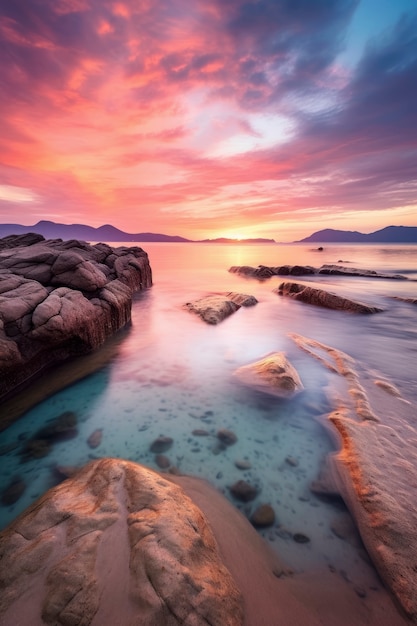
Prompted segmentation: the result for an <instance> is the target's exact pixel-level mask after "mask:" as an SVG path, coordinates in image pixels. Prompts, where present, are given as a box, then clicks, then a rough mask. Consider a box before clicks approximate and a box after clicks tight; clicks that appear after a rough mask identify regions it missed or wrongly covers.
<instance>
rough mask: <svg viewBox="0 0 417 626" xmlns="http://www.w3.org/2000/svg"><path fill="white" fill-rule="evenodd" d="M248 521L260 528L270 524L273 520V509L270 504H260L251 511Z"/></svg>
mask: <svg viewBox="0 0 417 626" xmlns="http://www.w3.org/2000/svg"><path fill="white" fill-rule="evenodd" d="M250 521H251V523H252V524H253V525H254V526H258V527H261V528H264V527H266V526H272V524H273V523H274V522H275V511H274V509H273V508H272V506H271V505H270V504H261V505H260V506H258V508H257V509H256V510H255V511H254V512H253V513H252V515H251V518H250Z"/></svg>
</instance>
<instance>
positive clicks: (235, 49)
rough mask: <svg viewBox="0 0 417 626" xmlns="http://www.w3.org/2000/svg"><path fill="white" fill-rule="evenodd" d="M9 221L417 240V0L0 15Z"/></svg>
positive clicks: (81, 4) (9, 9)
mask: <svg viewBox="0 0 417 626" xmlns="http://www.w3.org/2000/svg"><path fill="white" fill-rule="evenodd" d="M0 53H1V63H0V115H1V118H0V119H1V132H0V142H1V150H0V223H20V224H24V225H32V224H35V223H36V222H37V221H38V220H40V219H46V220H53V221H58V222H63V223H66V224H71V223H85V224H90V225H91V226H101V225H102V224H113V225H114V226H116V227H118V228H121V229H122V230H125V231H127V232H131V233H132V232H145V231H151V232H159V233H165V234H169V235H182V236H184V237H188V238H190V239H200V238H204V237H206V236H207V237H222V236H226V237H272V238H274V239H276V240H277V241H292V240H294V239H297V238H301V237H304V236H307V235H309V234H311V233H312V232H314V231H315V230H319V229H322V228H339V229H344V230H360V231H361V232H371V231H374V230H377V229H379V228H382V227H384V226H388V225H391V224H393V225H405V226H407V225H408V226H415V225H417V0H247V1H244V0H187V1H186V0H121V1H120V2H119V1H117V0H116V1H112V0H1V1H0Z"/></svg>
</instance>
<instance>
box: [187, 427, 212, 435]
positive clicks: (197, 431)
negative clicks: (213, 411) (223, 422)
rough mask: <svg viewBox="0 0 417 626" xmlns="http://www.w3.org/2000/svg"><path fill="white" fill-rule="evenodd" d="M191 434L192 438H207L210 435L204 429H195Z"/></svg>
mask: <svg viewBox="0 0 417 626" xmlns="http://www.w3.org/2000/svg"><path fill="white" fill-rule="evenodd" d="M191 434H192V435H194V437H208V436H209V434H210V433H209V432H208V430H204V428H196V429H195V430H193V431H192V433H191Z"/></svg>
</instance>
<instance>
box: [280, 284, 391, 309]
mask: <svg viewBox="0 0 417 626" xmlns="http://www.w3.org/2000/svg"><path fill="white" fill-rule="evenodd" d="M273 291H274V293H277V294H279V295H280V296H289V297H290V298H293V300H300V301H301V302H305V303H307V304H314V305H316V306H322V307H325V308H327V309H335V310H337V311H350V312H352V313H378V312H380V311H382V309H379V308H378V307H376V306H368V305H367V304H363V303H362V302H356V301H355V300H350V299H349V298H343V297H342V296H338V295H336V294H335V293H331V292H329V291H325V290H324V289H315V288H314V287H308V286H306V285H302V284H300V283H291V282H286V283H281V284H280V285H279V287H278V288H276V289H273Z"/></svg>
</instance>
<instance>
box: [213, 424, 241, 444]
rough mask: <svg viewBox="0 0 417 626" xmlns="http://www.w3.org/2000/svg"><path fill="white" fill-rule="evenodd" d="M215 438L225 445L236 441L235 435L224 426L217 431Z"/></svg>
mask: <svg viewBox="0 0 417 626" xmlns="http://www.w3.org/2000/svg"><path fill="white" fill-rule="evenodd" d="M217 438H218V439H219V440H220V441H221V442H222V443H224V445H225V446H232V445H233V444H234V443H236V441H237V435H235V433H234V432H233V431H231V430H227V429H226V428H222V429H221V430H219V431H218V432H217Z"/></svg>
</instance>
